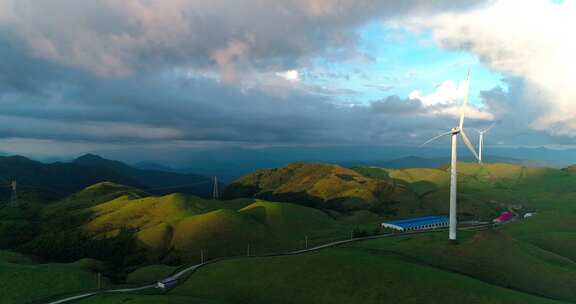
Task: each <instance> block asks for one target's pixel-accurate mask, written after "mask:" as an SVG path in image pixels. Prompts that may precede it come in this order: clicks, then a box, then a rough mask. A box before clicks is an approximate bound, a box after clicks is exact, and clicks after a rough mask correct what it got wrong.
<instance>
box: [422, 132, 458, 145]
mask: <svg viewBox="0 0 576 304" xmlns="http://www.w3.org/2000/svg"><path fill="white" fill-rule="evenodd" d="M450 134H452V131H450V132H446V133H442V134H440V135H438V136H434V137H432V138H430V139H429V140H427V141H426V142H425V143H423V144H421V145H420V147H423V146H425V145H427V144H429V143H431V142H433V141H435V140H437V139H438V138H440V137H443V136H446V135H450Z"/></svg>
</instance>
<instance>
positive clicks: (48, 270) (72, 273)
mask: <svg viewBox="0 0 576 304" xmlns="http://www.w3.org/2000/svg"><path fill="white" fill-rule="evenodd" d="M96 287H97V277H96V273H94V272H93V271H92V270H90V269H87V268H86V267H85V265H83V263H77V264H75V263H72V264H37V263H34V261H33V260H31V259H30V258H28V257H26V256H22V255H19V254H16V253H12V252H6V251H0V291H1V292H0V303H2V304H10V303H28V302H31V301H35V300H40V299H44V298H46V297H48V296H52V295H56V294H62V293H70V292H76V291H81V290H86V289H90V288H96Z"/></svg>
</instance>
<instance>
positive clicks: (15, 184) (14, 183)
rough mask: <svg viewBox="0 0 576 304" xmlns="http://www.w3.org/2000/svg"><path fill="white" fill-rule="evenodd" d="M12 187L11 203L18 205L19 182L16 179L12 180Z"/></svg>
mask: <svg viewBox="0 0 576 304" xmlns="http://www.w3.org/2000/svg"><path fill="white" fill-rule="evenodd" d="M10 187H11V188H12V196H11V197H10V203H11V204H12V205H13V206H16V204H17V200H18V196H17V192H16V190H17V189H18V182H17V181H16V180H13V181H12V182H10Z"/></svg>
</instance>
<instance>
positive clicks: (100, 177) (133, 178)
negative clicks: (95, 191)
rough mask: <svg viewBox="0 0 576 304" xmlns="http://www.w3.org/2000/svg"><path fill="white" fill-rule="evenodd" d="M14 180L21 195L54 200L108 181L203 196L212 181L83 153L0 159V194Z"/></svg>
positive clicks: (162, 191)
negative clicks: (60, 158) (45, 159)
mask: <svg viewBox="0 0 576 304" xmlns="http://www.w3.org/2000/svg"><path fill="white" fill-rule="evenodd" d="M13 180H16V181H17V183H18V184H17V185H18V186H17V189H18V192H19V193H22V194H23V195H26V194H29V193H35V194H41V195H42V196H43V197H45V198H46V197H47V198H53V199H58V198H61V197H63V196H66V195H69V194H71V193H74V192H76V191H79V190H81V189H83V188H85V187H87V186H90V185H93V184H95V183H99V182H104V181H109V182H114V183H119V184H123V185H127V186H132V187H136V188H139V189H143V190H144V191H147V192H149V193H154V194H165V193H172V192H183V193H189V194H194V195H198V196H202V197H206V196H208V195H209V194H210V193H211V190H212V187H213V184H212V179H210V178H208V177H205V176H201V175H195V174H187V173H176V172H166V171H160V170H150V169H140V168H135V167H132V166H130V165H127V164H125V163H122V162H119V161H114V160H109V159H105V158H102V157H100V156H97V155H94V154H86V155H83V156H81V157H78V158H76V159H74V160H72V161H70V162H54V163H42V162H38V161H35V160H31V159H28V158H26V157H23V156H1V157H0V187H1V188H0V195H1V196H2V197H3V198H4V199H5V198H6V197H7V196H8V195H9V193H10V182H11V181H13Z"/></svg>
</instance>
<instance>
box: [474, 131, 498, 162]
mask: <svg viewBox="0 0 576 304" xmlns="http://www.w3.org/2000/svg"><path fill="white" fill-rule="evenodd" d="M493 126H494V124H492V125H491V126H489V127H488V128H486V129H484V130H478V129H476V132H478V134H479V135H480V138H479V139H478V163H479V164H481V163H482V151H483V148H484V133H486V132H488V130H490V129H492V127H493Z"/></svg>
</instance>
